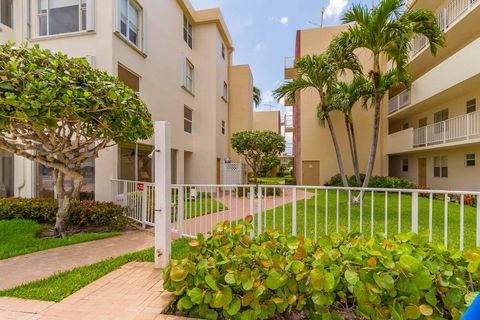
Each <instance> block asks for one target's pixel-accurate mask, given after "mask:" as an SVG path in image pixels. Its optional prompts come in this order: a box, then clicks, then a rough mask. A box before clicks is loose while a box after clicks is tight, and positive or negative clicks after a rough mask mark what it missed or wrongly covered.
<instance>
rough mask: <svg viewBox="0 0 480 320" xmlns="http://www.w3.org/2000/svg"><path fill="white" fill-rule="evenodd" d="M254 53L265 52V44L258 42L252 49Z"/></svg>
mask: <svg viewBox="0 0 480 320" xmlns="http://www.w3.org/2000/svg"><path fill="white" fill-rule="evenodd" d="M253 50H254V51H255V52H257V53H258V52H261V51H263V50H265V44H264V43H263V42H259V43H257V44H256V45H255V48H254V49H253Z"/></svg>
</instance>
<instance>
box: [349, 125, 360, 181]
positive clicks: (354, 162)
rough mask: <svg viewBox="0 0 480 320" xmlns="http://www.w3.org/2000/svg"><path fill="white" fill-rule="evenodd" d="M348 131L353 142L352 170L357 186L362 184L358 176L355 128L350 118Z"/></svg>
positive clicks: (358, 166)
mask: <svg viewBox="0 0 480 320" xmlns="http://www.w3.org/2000/svg"><path fill="white" fill-rule="evenodd" d="M349 125H350V133H351V134H352V144H353V156H354V160H353V170H354V171H355V177H356V179H357V183H358V185H359V186H361V185H362V177H361V176H360V165H359V163H358V148H357V138H356V137H355V128H354V126H353V122H352V121H351V120H350V123H349Z"/></svg>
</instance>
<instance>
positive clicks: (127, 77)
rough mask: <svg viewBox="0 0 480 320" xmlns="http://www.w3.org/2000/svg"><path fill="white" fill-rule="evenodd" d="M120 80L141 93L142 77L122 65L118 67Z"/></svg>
mask: <svg viewBox="0 0 480 320" xmlns="http://www.w3.org/2000/svg"><path fill="white" fill-rule="evenodd" d="M118 79H120V80H121V81H122V82H123V83H124V84H125V85H126V86H127V87H129V88H130V89H133V90H135V91H137V92H138V91H140V77H139V76H137V75H136V74H134V73H133V72H130V71H129V70H127V69H126V68H124V67H122V66H121V65H119V66H118Z"/></svg>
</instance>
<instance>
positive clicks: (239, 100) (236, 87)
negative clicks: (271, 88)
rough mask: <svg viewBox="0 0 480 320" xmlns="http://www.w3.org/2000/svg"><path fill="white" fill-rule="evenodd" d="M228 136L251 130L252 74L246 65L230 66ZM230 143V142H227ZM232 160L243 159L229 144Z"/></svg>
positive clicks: (238, 160)
mask: <svg viewBox="0 0 480 320" xmlns="http://www.w3.org/2000/svg"><path fill="white" fill-rule="evenodd" d="M229 119H230V121H229V123H230V126H229V136H230V138H231V137H232V135H233V134H234V133H236V132H241V131H251V130H253V76H252V71H251V70H250V67H249V66H248V65H239V66H232V67H231V68H230V115H229ZM229 145H230V144H229ZM229 157H230V159H231V160H232V162H240V161H243V159H242V157H240V156H239V155H238V154H237V153H236V152H235V151H234V150H233V149H232V148H231V145H230V150H229Z"/></svg>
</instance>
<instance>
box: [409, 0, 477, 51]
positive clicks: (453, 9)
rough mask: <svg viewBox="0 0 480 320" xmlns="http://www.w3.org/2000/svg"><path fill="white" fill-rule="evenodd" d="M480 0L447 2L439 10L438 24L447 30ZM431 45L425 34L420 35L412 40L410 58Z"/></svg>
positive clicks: (453, 0) (443, 29)
mask: <svg viewBox="0 0 480 320" xmlns="http://www.w3.org/2000/svg"><path fill="white" fill-rule="evenodd" d="M478 3H480V0H450V1H448V2H447V4H446V5H445V6H444V7H442V8H441V9H440V10H439V11H437V21H438V26H439V27H440V29H441V30H442V31H444V32H447V31H448V30H449V29H450V28H451V27H452V26H453V25H454V24H455V23H456V22H457V21H459V20H461V19H462V18H463V17H464V16H466V15H467V14H468V13H469V12H471V11H472V10H473V9H474V8H475V7H476V5H477V4H478ZM428 45H429V43H428V40H427V38H426V37H425V36H423V35H418V36H417V37H416V38H415V39H414V40H413V42H412V51H411V53H410V59H413V58H414V57H415V56H416V55H418V54H419V53H420V52H421V51H423V50H424V49H425V48H427V47H428Z"/></svg>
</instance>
